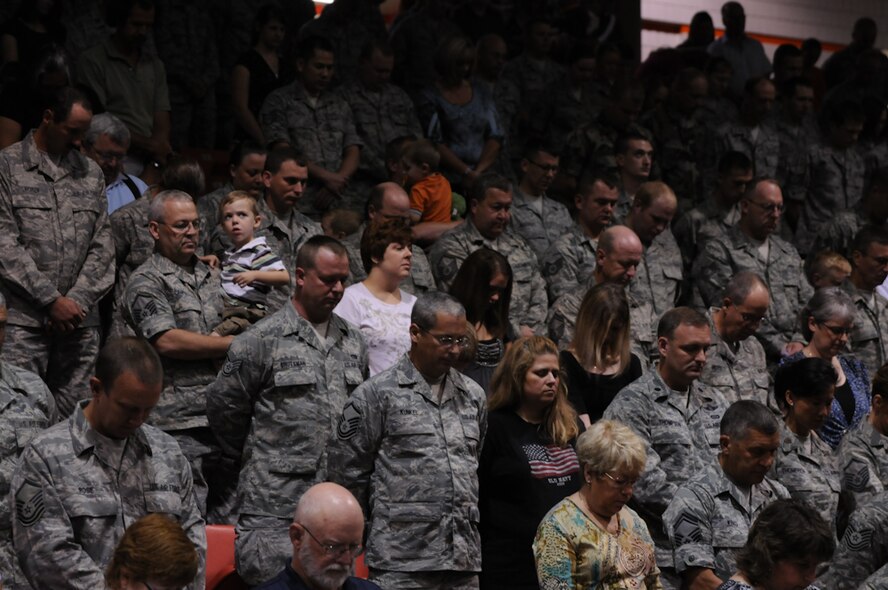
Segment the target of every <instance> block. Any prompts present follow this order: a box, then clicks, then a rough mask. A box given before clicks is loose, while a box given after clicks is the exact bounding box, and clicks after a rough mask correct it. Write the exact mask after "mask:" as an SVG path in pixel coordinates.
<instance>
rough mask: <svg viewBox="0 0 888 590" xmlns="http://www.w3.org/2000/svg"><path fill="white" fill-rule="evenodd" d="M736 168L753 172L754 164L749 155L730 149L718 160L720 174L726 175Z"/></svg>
mask: <svg viewBox="0 0 888 590" xmlns="http://www.w3.org/2000/svg"><path fill="white" fill-rule="evenodd" d="M734 170H742V171H743V172H752V171H753V164H752V160H750V159H749V156H747V155H746V154H744V153H743V152H736V151H733V150H731V151H729V152H725V154H724V155H723V156H722V157H721V158H719V160H718V175H719V176H726V175H728V174H730V173H731V172H733V171H734Z"/></svg>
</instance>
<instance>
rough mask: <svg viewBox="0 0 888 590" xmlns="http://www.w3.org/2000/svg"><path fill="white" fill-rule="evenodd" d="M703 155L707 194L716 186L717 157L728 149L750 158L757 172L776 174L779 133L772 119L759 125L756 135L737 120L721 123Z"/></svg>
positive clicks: (704, 192)
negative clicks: (770, 121) (754, 137)
mask: <svg viewBox="0 0 888 590" xmlns="http://www.w3.org/2000/svg"><path fill="white" fill-rule="evenodd" d="M708 143H709V145H708V146H707V147H706V148H704V151H703V152H702V154H703V155H702V158H703V162H704V169H703V193H702V194H710V193H712V191H713V189H714V188H715V183H716V176H717V171H718V161H719V160H720V159H721V157H722V156H723V155H725V154H726V153H728V152H730V151H736V152H740V153H742V154H744V155H746V157H748V158H749V159H750V160H752V164H753V167H754V168H753V169H754V170H755V174H756V176H759V177H764V178H775V177H776V176H777V166H778V164H779V163H780V137H779V136H778V135H777V129H776V128H775V127H774V125H773V124H772V123H769V122H765V123H761V124H760V125H759V126H758V137H757V138H756V139H753V138H752V130H751V129H750V128H749V127H747V126H746V125H744V124H743V123H741V122H739V121H728V122H726V123H722V124H721V125H719V127H718V128H717V129H716V130H715V133H713V134H712V135H711V136H710V139H709V142H708Z"/></svg>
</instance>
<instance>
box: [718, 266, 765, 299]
mask: <svg viewBox="0 0 888 590" xmlns="http://www.w3.org/2000/svg"><path fill="white" fill-rule="evenodd" d="M757 287H761V288H763V289H764V290H765V291H769V289H768V284H767V283H765V281H764V279H762V277H760V276H759V275H758V274H757V273H755V272H753V271H751V270H741V271H739V272H737V273H735V274H734V276H733V277H731V280H730V281H728V284H727V285H725V288H724V290H722V299H730V300H731V303H733V304H734V305H738V304H742V303H743V302H744V301H746V298H747V297H749V294H750V293H752V291H753V290H754V289H756V288H757Z"/></svg>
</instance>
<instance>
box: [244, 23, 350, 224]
mask: <svg viewBox="0 0 888 590" xmlns="http://www.w3.org/2000/svg"><path fill="white" fill-rule="evenodd" d="M296 67H297V70H298V71H299V76H298V78H297V79H296V81H294V82H293V83H292V84H289V85H287V86H284V87H283V88H278V89H277V90H275V91H273V92H272V93H271V94H269V95H268V98H266V99H265V102H264V103H263V104H262V109H261V110H260V111H259V124H260V125H261V126H262V133H263V134H264V135H265V139H266V140H267V141H268V142H269V144H277V145H280V144H287V145H290V146H292V147H294V148H295V149H297V150H299V152H301V153H302V154H304V156H305V157H306V158H307V159H308V171H309V174H310V175H311V183H310V184H309V185H308V186H307V187H306V191H305V192H306V195H305V196H306V202H304V203H303V205H302V208H303V209H304V210H306V211H307V210H310V207H314V208H315V210H317V211H325V210H326V209H327V208H329V206H330V205H331V203H332V202H333V201H336V200H341V205H342V206H345V207H348V208H353V209H356V210H358V211H361V210H362V209H363V206H364V198H363V195H356V194H353V193H351V192H350V191H349V190H348V189H349V186H348V183H349V179H350V178H351V177H352V175H353V174H354V173H355V171H356V170H357V169H358V164H359V162H360V155H361V145H362V142H361V138H360V136H359V135H358V132H357V129H355V120H354V116H353V115H352V111H351V108H349V106H348V103H347V102H345V101H344V100H343V99H342V98H340V97H339V96H338V95H336V94H334V93H333V92H329V91H328V90H327V87H328V86H329V84H330V80H331V79H332V76H333V47H332V46H331V45H330V42H329V41H326V40H325V39H322V38H320V37H308V38H307V39H305V40H304V41H303V42H302V43H301V46H300V50H299V58H298V60H297V62H296ZM337 206H339V205H337Z"/></svg>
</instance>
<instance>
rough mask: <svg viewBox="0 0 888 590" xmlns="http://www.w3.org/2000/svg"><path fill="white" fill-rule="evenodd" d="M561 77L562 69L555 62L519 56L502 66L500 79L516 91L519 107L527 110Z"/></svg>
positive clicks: (525, 55) (524, 55)
mask: <svg viewBox="0 0 888 590" xmlns="http://www.w3.org/2000/svg"><path fill="white" fill-rule="evenodd" d="M563 75H564V67H563V66H561V65H559V64H558V63H556V62H555V61H553V60H551V59H543V60H540V59H534V58H532V57H529V56H528V55H527V54H521V55H519V56H518V57H516V58H514V59H512V60H510V61H508V62H507V63H506V64H505V65H504V66H503V69H502V72H501V73H500V78H501V79H502V80H504V81H506V82H509V83H510V84H512V85H513V86H514V87H515V88H517V89H518V92H519V94H520V95H521V105H522V107H523V108H525V109H528V108H529V107H530V106H531V105H534V104H536V103H538V102H539V101H540V99H541V97H542V96H543V95H544V94H545V93H547V92H549V91H550V90H551V89H552V86H554V85H555V84H557V83H558V80H559V78H561V77H562V76H563ZM528 114H530V113H528Z"/></svg>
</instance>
